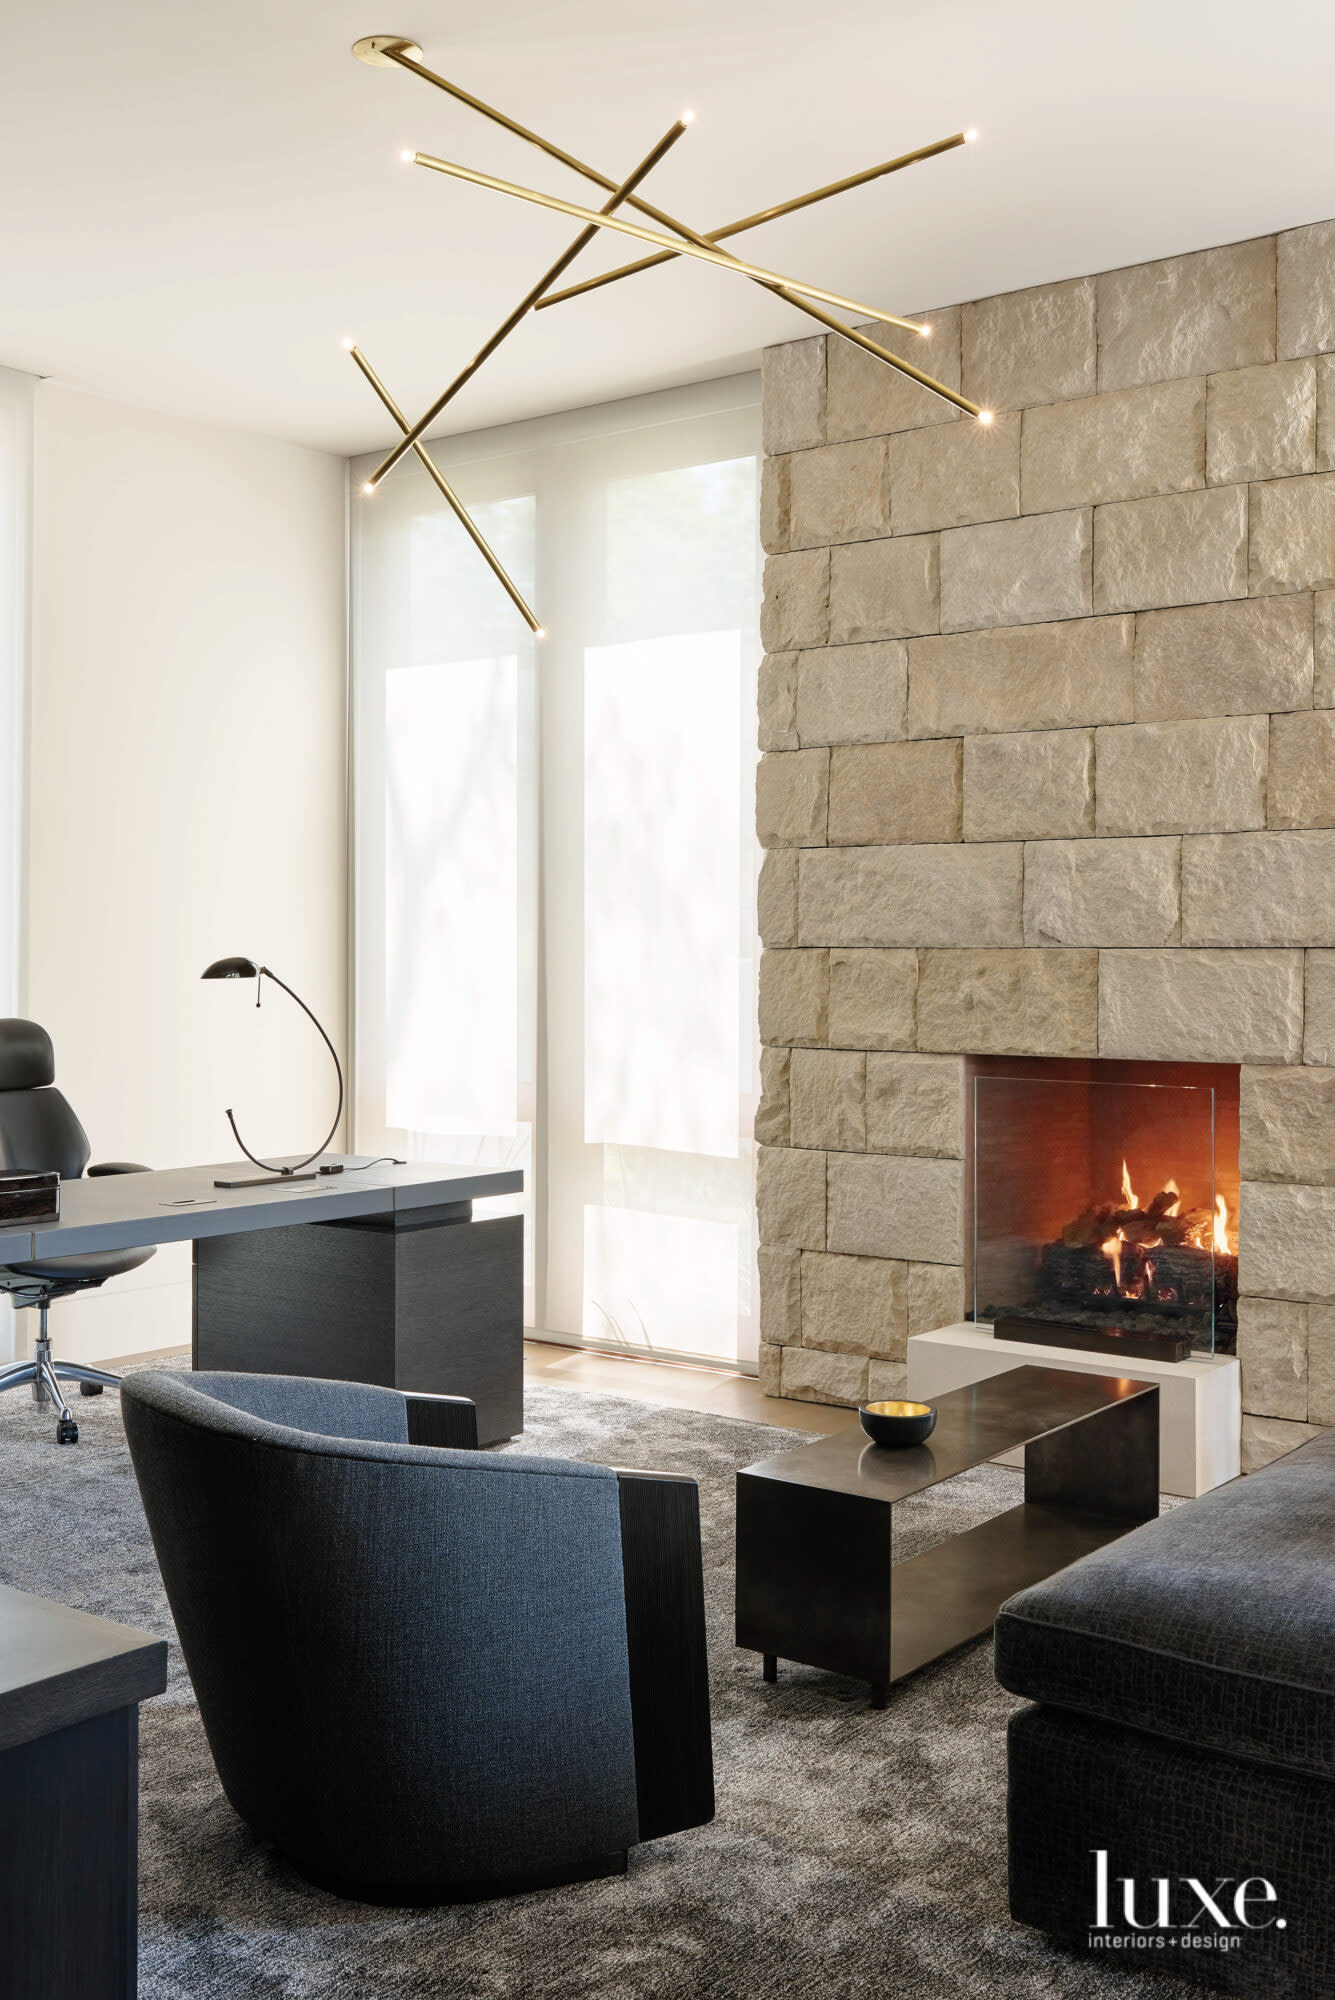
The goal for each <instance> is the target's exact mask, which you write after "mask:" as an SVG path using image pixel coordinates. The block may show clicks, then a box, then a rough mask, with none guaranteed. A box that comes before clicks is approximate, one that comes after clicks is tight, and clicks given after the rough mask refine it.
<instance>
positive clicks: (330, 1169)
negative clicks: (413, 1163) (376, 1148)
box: [320, 1153, 408, 1176]
mask: <svg viewBox="0 0 1335 2000" xmlns="http://www.w3.org/2000/svg"><path fill="white" fill-rule="evenodd" d="M407 1164H408V1162H407V1161H406V1160H397V1159H395V1157H394V1155H393V1153H381V1154H380V1155H379V1157H378V1158H377V1159H374V1160H359V1161H358V1163H357V1165H356V1166H355V1167H349V1166H345V1165H344V1163H343V1161H342V1160H333V1161H331V1162H330V1164H329V1165H328V1166H324V1167H321V1169H320V1172H321V1173H322V1174H325V1175H329V1176H332V1175H334V1174H364V1173H365V1172H366V1169H367V1168H368V1167H406V1166H407Z"/></svg>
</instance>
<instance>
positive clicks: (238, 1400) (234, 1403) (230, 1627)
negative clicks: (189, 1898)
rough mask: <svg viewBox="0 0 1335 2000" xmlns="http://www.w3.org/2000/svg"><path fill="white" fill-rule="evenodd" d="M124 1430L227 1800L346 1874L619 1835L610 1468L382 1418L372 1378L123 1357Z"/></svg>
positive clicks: (581, 1854)
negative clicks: (213, 1368) (448, 1447)
mask: <svg viewBox="0 0 1335 2000" xmlns="http://www.w3.org/2000/svg"><path fill="white" fill-rule="evenodd" d="M122 1405H123V1410H124V1418H125V1430H126V1435H127V1437H128V1439H129V1444H130V1450H131V1453H132V1456H133V1459H134V1467H135V1473H136V1476H137V1478H138V1481H139V1486H140V1491H141V1493H142V1495H143V1500H144V1508H145V1512H146V1514H147V1517H148V1523H149V1527H150V1530H151V1532H152V1536H153V1543H154V1548H155V1549H156V1552H157V1556H158V1561H159V1564H160V1566H161V1569H162V1575H163V1581H164V1583H165V1584H166V1588H167V1595H168V1598H169V1599H170V1602H171V1607H172V1612H173V1615H174V1617H175V1620H176V1625H177V1630H178V1632H179V1635H180V1640H181V1647H182V1650H183V1652H184V1655H185V1660H186V1664H187V1666H188V1668H189V1671H190V1677H191V1680H192V1681H193V1683H194V1687H195V1692H196V1694H197V1696H198V1698H199V1707H200V1713H201V1716H202V1718H203V1721H204V1726H205V1729H206V1731H207V1733H208V1738H209V1745H210V1748H211V1750H212V1752H213V1756H214V1760H215V1762H216V1764H217V1768H218V1775H219V1777H220V1779H221V1781H222V1785H223V1788H224V1790H225V1792H226V1794H227V1796H228V1798H229V1799H230V1801H231V1803H232V1804H233V1806H234V1807H235V1808H236V1810H237V1811H238V1812H239V1813H240V1814H241V1816H242V1818H243V1819H245V1820H246V1821H248V1823H249V1824H250V1825H251V1827H252V1828H254V1829H255V1831H256V1832H258V1833H259V1834H261V1835H262V1836H264V1837H266V1838H268V1839H270V1840H272V1841H273V1842H274V1843H275V1845H276V1846H278V1847H279V1848H280V1849H282V1851H283V1852H284V1853H285V1854H286V1855H287V1856H289V1857H290V1859H291V1860H292V1861H294V1862H295V1863H296V1864H297V1866H298V1867H299V1868H301V1869H303V1870H304V1871H305V1872H307V1873H308V1874H310V1875H312V1876H313V1877H315V1878H316V1879H318V1880H320V1881H323V1882H326V1883H328V1884H330V1885H332V1886H335V1887H338V1888H340V1889H343V1890H344V1891H346V1892H348V1893H353V1894H357V1895H361V1896H364V1897H367V1898H371V1899H378V1900H391V1901H418V1900H429V1899H432V1898H436V1897H441V1898H444V1897H447V1896H451V1895H460V1894H470V1893H487V1892H488V1890H489V1889H493V1890H494V1889H498V1888H501V1887H504V1886H508V1885H510V1884H512V1883H513V1882H514V1881H515V1880H516V1879H523V1878H539V1879H541V1878H549V1879H560V1878H561V1877H562V1876H569V1875H571V1874H576V1873H578V1872H579V1871H580V1870H581V1869H585V1868H589V1867H592V1866H593V1865H594V1864H596V1863H598V1862H599V1861H600V1860H602V1859H605V1858H608V1857H611V1856H613V1855H616V1854H619V1853H622V1852H624V1850H625V1849H626V1848H628V1847H629V1846H631V1845H632V1844H633V1843H634V1842H635V1841H636V1840H637V1839H638V1837H639V1829H638V1821H637V1807H636V1779H635V1761H634V1746H633V1739H632V1728H631V1708H630V1696H629V1685H628V1667H627V1643H626V1614H625V1600H624V1595H623V1583H622V1563H621V1539H620V1527H619V1516H618V1484H617V1478H616V1475H615V1473H613V1472H611V1471H609V1470H607V1469H606V1468H604V1467H601V1466H590V1465H584V1464H579V1463H574V1462H567V1461H564V1460H559V1459H550V1458H528V1457H524V1456H522V1455H519V1454H505V1455H504V1456H497V1457H491V1456H488V1455H487V1454H485V1453H482V1452H469V1451H443V1450H435V1449H431V1448H429V1447H425V1446H419V1445H411V1444H409V1443H407V1441H406V1439H407V1424H406V1418H405V1405H404V1399H403V1397H402V1396H400V1395H399V1394H398V1393H397V1392H395V1391H393V1390H389V1389H381V1388H372V1387H368V1386H364V1385H361V1384H357V1383H350V1382H320V1381H311V1380H307V1379H294V1378H289V1377H283V1376H273V1375H264V1376H240V1375H188V1374H175V1373H168V1372H158V1371H144V1372H141V1373H138V1374H135V1375H133V1376H131V1377H129V1378H127V1380H126V1381H125V1384H124V1387H123V1390H122Z"/></svg>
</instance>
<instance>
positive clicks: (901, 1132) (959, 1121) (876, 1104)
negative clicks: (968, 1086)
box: [867, 1055, 964, 1160]
mask: <svg viewBox="0 0 1335 2000" xmlns="http://www.w3.org/2000/svg"><path fill="white" fill-rule="evenodd" d="M867 1146H868V1149H869V1150H870V1151H871V1152H873V1153H897V1154H907V1155H910V1156H913V1157H917V1158H922V1159H945V1160H958V1159H962V1158H963V1156H964V1064H963V1061H962V1060H961V1058H960V1057H959V1056H910V1055H895V1056H890V1055H870V1056H868V1057H867Z"/></svg>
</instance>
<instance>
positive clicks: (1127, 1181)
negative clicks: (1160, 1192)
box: [1122, 1160, 1140, 1208]
mask: <svg viewBox="0 0 1335 2000" xmlns="http://www.w3.org/2000/svg"><path fill="white" fill-rule="evenodd" d="M1122 1202H1123V1205H1124V1206H1125V1207H1126V1208H1139V1207H1140V1203H1139V1202H1138V1201H1137V1200H1136V1191H1135V1189H1134V1188H1133V1187H1132V1185H1131V1175H1130V1173H1129V1172H1128V1170H1127V1164H1126V1161H1125V1160H1123V1162H1122Z"/></svg>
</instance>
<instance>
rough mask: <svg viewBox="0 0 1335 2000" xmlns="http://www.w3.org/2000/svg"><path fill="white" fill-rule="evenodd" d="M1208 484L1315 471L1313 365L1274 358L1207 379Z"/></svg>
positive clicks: (1206, 447)
mask: <svg viewBox="0 0 1335 2000" xmlns="http://www.w3.org/2000/svg"><path fill="white" fill-rule="evenodd" d="M1205 465H1206V478H1207V479H1208V481H1209V483H1210V485H1211V486H1232V485H1234V484H1236V483H1237V482H1238V481H1239V480H1243V479H1278V478H1280V477H1286V476H1288V475H1289V474H1291V473H1295V472H1314V471H1315V470H1316V368H1315V365H1314V364H1313V363H1312V362H1310V361H1276V362H1273V363H1271V365H1270V366H1269V367H1261V368H1235V369H1233V370H1231V371H1230V372H1229V373H1228V374H1227V375H1212V376H1211V377H1210V389H1209V399H1208V403H1207V408H1206V415H1205Z"/></svg>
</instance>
